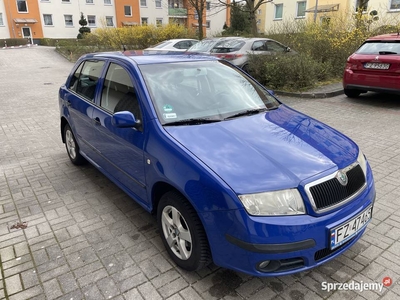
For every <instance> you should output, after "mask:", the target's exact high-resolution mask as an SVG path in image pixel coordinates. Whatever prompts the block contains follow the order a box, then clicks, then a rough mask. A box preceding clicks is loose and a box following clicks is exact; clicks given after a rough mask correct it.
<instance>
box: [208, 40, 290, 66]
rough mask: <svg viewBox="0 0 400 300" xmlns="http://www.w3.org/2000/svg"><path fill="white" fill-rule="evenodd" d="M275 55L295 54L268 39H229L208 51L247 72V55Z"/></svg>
mask: <svg viewBox="0 0 400 300" xmlns="http://www.w3.org/2000/svg"><path fill="white" fill-rule="evenodd" d="M276 53H290V54H295V53H296V52H295V51H292V50H291V49H290V48H289V47H287V46H285V45H283V44H281V43H279V42H277V41H275V40H272V39H268V38H239V37H238V38H230V39H226V40H223V41H220V42H219V43H217V44H216V45H215V46H214V47H213V48H212V49H211V51H210V54H211V55H214V56H217V57H220V58H223V59H225V60H228V61H230V62H231V63H232V64H234V65H235V66H237V67H239V68H242V69H243V70H244V71H246V72H248V59H249V56H248V55H249V54H266V55H272V54H276Z"/></svg>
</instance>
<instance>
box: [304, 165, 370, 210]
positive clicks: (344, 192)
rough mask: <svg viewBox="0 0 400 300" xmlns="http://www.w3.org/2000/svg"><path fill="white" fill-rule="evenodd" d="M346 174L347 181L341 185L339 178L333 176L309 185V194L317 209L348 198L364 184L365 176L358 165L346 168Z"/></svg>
mask: <svg viewBox="0 0 400 300" xmlns="http://www.w3.org/2000/svg"><path fill="white" fill-rule="evenodd" d="M346 175H347V178H348V183H347V185H345V186H343V185H341V184H340V182H339V180H338V179H337V178H336V177H334V178H332V179H329V180H327V181H324V182H322V183H319V184H317V185H314V186H311V187H310V193H311V196H312V198H313V200H314V203H315V207H316V208H317V209H318V210H320V209H324V208H327V207H329V206H332V205H335V204H337V203H340V202H342V201H344V200H346V199H348V198H349V197H351V196H352V195H354V194H355V193H356V192H358V191H359V190H360V189H361V188H362V187H363V186H364V184H365V176H364V172H363V170H362V169H361V167H360V165H356V166H355V167H353V168H352V169H350V170H348V171H347V172H346Z"/></svg>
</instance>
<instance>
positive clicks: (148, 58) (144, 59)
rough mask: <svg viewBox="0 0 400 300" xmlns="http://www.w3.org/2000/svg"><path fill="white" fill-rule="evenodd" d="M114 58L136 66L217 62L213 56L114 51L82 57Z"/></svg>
mask: <svg viewBox="0 0 400 300" xmlns="http://www.w3.org/2000/svg"><path fill="white" fill-rule="evenodd" d="M100 57H101V58H114V59H119V60H126V59H129V60H131V61H133V62H135V63H136V64H137V65H147V64H162V63H174V62H190V61H194V60H196V61H215V60H218V59H217V58H216V57H213V56H202V55H190V54H182V55H181V54H179V55H178V54H173V55H165V54H152V55H144V54H143V52H142V51H140V50H139V51H135V50H133V51H129V50H128V51H124V52H122V51H115V52H97V53H89V54H85V55H83V56H82V58H83V59H96V58H100Z"/></svg>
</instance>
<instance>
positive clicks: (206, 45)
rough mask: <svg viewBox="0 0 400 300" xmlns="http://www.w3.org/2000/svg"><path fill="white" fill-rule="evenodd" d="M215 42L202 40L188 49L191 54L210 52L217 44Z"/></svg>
mask: <svg viewBox="0 0 400 300" xmlns="http://www.w3.org/2000/svg"><path fill="white" fill-rule="evenodd" d="M215 42H216V41H215V40H202V41H200V42H198V43H196V44H194V45H193V46H192V47H190V48H189V49H188V51H189V52H208V51H210V50H211V48H212V47H213V46H214V44H215Z"/></svg>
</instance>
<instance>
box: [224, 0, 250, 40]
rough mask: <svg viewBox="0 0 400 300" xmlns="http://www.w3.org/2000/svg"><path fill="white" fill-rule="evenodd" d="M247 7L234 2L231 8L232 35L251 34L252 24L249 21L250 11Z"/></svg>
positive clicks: (230, 30)
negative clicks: (236, 33) (238, 33)
mask: <svg viewBox="0 0 400 300" xmlns="http://www.w3.org/2000/svg"><path fill="white" fill-rule="evenodd" d="M246 5H247V4H245V5H243V4H237V3H236V2H232V7H231V27H230V29H229V30H228V31H229V32H230V33H235V32H242V33H249V32H251V22H250V19H249V14H248V9H247V8H246Z"/></svg>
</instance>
